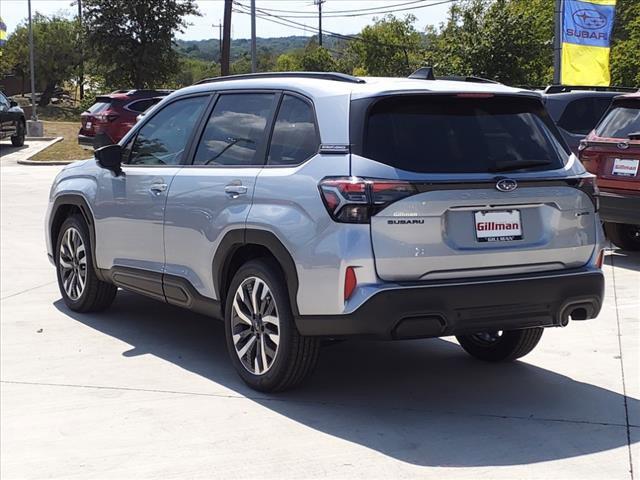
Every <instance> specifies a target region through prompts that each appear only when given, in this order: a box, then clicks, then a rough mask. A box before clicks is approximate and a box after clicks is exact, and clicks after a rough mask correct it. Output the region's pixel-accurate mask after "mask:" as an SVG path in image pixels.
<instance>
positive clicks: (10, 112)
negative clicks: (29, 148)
mask: <svg viewBox="0 0 640 480" xmlns="http://www.w3.org/2000/svg"><path fill="white" fill-rule="evenodd" d="M26 134H27V122H26V121H25V118H24V111H23V110H22V109H21V108H20V107H19V106H18V104H17V103H16V102H14V101H13V100H9V99H8V98H7V97H6V96H5V95H4V93H2V92H0V140H4V139H5V138H10V139H11V145H13V146H14V147H21V146H22V145H24V138H25V136H26Z"/></svg>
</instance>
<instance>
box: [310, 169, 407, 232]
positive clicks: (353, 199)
mask: <svg viewBox="0 0 640 480" xmlns="http://www.w3.org/2000/svg"><path fill="white" fill-rule="evenodd" d="M319 189H320V194H321V196H322V200H323V201H324V205H325V207H327V211H328V212H329V215H331V218H333V219H334V220H335V221H336V222H343V223H369V220H370V218H371V216H372V215H375V214H376V213H378V212H379V211H381V210H382V209H384V208H386V207H387V206H389V205H390V204H391V203H393V202H395V201H398V200H400V199H402V198H405V197H408V196H410V195H414V194H416V193H418V190H417V188H416V187H415V185H413V184H411V183H409V182H404V181H401V180H375V179H367V178H358V177H339V178H325V179H324V180H322V181H321V182H320V184H319Z"/></svg>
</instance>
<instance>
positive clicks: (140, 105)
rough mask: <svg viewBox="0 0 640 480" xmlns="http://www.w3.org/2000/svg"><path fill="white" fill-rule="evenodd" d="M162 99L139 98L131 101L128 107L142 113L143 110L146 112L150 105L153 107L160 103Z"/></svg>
mask: <svg viewBox="0 0 640 480" xmlns="http://www.w3.org/2000/svg"><path fill="white" fill-rule="evenodd" d="M159 101H160V99H159V98H157V99H156V98H147V99H144V100H138V101H136V102H132V103H130V104H129V105H128V106H127V108H128V109H129V110H133V111H134V112H138V113H142V112H146V111H147V110H148V109H149V107H152V106H153V105H155V104H156V103H158V102H159Z"/></svg>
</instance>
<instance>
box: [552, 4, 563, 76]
mask: <svg viewBox="0 0 640 480" xmlns="http://www.w3.org/2000/svg"><path fill="white" fill-rule="evenodd" d="M555 3H556V5H555V11H554V15H553V17H554V21H555V25H554V35H553V83H554V85H560V83H561V78H562V76H561V75H560V72H561V69H562V60H561V57H562V0H556V2H555Z"/></svg>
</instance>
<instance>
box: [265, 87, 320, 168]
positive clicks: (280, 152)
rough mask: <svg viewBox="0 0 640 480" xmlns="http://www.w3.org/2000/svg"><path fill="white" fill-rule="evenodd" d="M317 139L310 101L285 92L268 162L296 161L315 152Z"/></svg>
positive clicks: (290, 162) (270, 163)
mask: <svg viewBox="0 0 640 480" xmlns="http://www.w3.org/2000/svg"><path fill="white" fill-rule="evenodd" d="M319 143H320V142H319V141H318V135H317V131H316V125H315V120H314V116H313V109H312V108H311V105H309V104H308V103H307V102H305V101H303V100H301V99H299V98H297V97H293V96H291V95H285V96H284V98H283V99H282V104H281V105H280V110H279V111H278V116H277V117H276V124H275V127H274V128H273V135H272V137H271V146H270V147H269V159H268V163H269V165H298V164H300V163H302V162H304V161H305V160H307V159H308V158H309V157H311V156H312V155H313V154H315V153H317V152H318V144H319Z"/></svg>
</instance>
